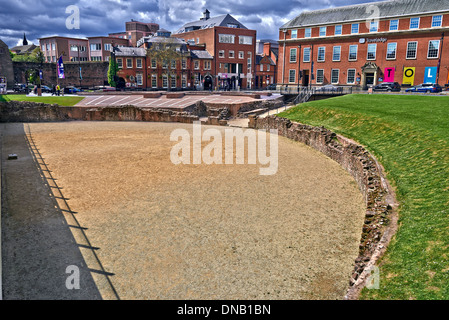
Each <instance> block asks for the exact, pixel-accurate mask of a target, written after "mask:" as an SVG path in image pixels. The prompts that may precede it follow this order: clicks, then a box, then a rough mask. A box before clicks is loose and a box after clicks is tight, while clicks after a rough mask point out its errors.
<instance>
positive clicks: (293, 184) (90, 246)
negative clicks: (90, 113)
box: [0, 122, 364, 299]
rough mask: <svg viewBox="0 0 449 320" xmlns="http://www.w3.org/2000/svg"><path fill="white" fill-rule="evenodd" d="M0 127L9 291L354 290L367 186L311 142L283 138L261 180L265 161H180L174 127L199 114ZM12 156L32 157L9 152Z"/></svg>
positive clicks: (137, 295)
mask: <svg viewBox="0 0 449 320" xmlns="http://www.w3.org/2000/svg"><path fill="white" fill-rule="evenodd" d="M0 128H1V129H2V135H3V151H2V153H3V154H2V164H3V171H4V172H3V177H4V188H3V193H4V195H3V201H4V203H3V208H4V211H3V217H2V240H3V244H2V246H3V274H4V276H3V278H4V280H3V285H4V299H23V298H38V299H39V298H48V299H99V298H102V299H117V298H119V299H342V298H343V296H344V294H345V292H346V289H347V286H348V283H349V278H350V274H351V271H352V268H353V263H354V260H355V258H356V257H357V253H358V245H359V240H360V233H361V229H362V225H363V220H364V203H363V199H362V195H361V193H360V192H359V190H358V188H357V186H356V184H355V182H354V180H353V179H352V178H351V177H350V176H349V174H347V173H346V172H345V171H344V170H343V169H342V168H341V167H340V166H339V165H338V164H337V163H335V162H334V161H332V160H330V159H328V158H327V157H325V156H324V155H322V154H320V153H319V152H317V151H315V150H313V149H311V148H309V147H307V146H305V145H303V144H300V143H297V142H293V141H290V140H288V139H285V138H282V137H279V169H278V171H277V173H276V174H275V175H271V176H261V175H259V168H260V166H261V165H259V164H257V165H250V164H234V165H206V164H201V165H193V164H192V165H174V164H173V163H172V162H171V161H170V150H171V148H172V147H173V146H174V145H175V144H176V142H171V141H170V139H169V137H170V133H171V132H172V131H173V130H174V129H177V128H184V129H187V130H188V131H190V132H191V130H192V125H188V124H179V123H171V124H170V123H148V122H65V123H32V124H0ZM207 128H210V127H205V126H203V129H207ZM216 128H217V129H219V130H224V128H223V127H216ZM28 132H30V133H31V135H28V138H27V136H26V134H27V133H28ZM30 139H31V140H30ZM30 141H31V143H30ZM33 142H34V143H35V146H36V149H35V148H33ZM29 144H31V149H30V146H29ZM10 153H16V154H18V156H19V159H18V160H5V159H6V157H7V155H8V154H10ZM40 156H41V157H42V159H40ZM36 164H37V166H36ZM45 165H47V167H45ZM47 168H48V171H46V170H47ZM51 178H54V180H52V179H51ZM68 265H75V266H77V267H79V269H80V276H81V285H80V289H78V290H68V289H67V288H66V279H67V277H68V276H69V274H68V273H67V272H66V267H67V266H68ZM30 282H31V283H30Z"/></svg>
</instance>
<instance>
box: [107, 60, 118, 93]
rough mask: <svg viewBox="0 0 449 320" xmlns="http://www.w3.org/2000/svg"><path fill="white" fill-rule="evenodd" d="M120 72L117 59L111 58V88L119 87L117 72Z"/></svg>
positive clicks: (109, 78)
mask: <svg viewBox="0 0 449 320" xmlns="http://www.w3.org/2000/svg"><path fill="white" fill-rule="evenodd" d="M118 70H119V68H118V65H117V62H116V61H115V57H113V56H111V59H109V69H108V83H109V85H110V86H111V87H117V81H116V78H117V71H118Z"/></svg>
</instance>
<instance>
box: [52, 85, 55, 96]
mask: <svg viewBox="0 0 449 320" xmlns="http://www.w3.org/2000/svg"><path fill="white" fill-rule="evenodd" d="M51 95H52V96H54V95H56V86H55V85H53V87H52V88H51Z"/></svg>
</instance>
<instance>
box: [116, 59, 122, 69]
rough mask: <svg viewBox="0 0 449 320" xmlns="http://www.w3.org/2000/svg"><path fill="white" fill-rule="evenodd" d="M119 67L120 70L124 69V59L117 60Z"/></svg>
mask: <svg viewBox="0 0 449 320" xmlns="http://www.w3.org/2000/svg"><path fill="white" fill-rule="evenodd" d="M117 67H118V68H119V69H123V59H122V58H117Z"/></svg>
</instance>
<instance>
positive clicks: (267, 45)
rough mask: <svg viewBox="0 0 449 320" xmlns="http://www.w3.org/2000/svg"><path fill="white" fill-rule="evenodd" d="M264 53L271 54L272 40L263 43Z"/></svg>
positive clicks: (265, 54)
mask: <svg viewBox="0 0 449 320" xmlns="http://www.w3.org/2000/svg"><path fill="white" fill-rule="evenodd" d="M263 55H264V56H271V43H270V42H265V43H264V44H263Z"/></svg>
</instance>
